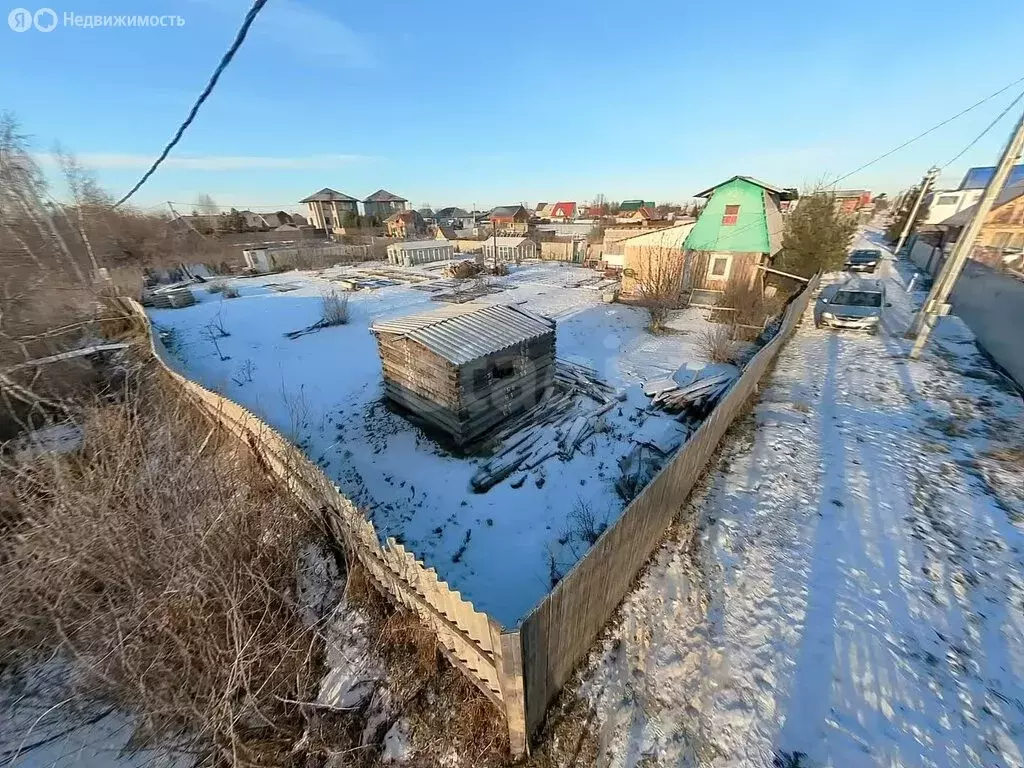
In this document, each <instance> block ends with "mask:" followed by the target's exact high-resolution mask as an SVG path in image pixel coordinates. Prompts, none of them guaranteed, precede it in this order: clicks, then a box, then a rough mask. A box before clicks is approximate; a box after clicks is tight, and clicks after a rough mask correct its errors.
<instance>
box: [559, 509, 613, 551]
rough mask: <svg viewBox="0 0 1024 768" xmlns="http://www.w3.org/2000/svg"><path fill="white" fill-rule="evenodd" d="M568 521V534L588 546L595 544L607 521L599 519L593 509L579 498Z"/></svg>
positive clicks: (606, 525)
mask: <svg viewBox="0 0 1024 768" xmlns="http://www.w3.org/2000/svg"><path fill="white" fill-rule="evenodd" d="M568 521H569V533H570V534H572V535H574V536H575V537H576V538H578V539H579V540H580V541H584V542H586V543H587V544H589V545H590V546H593V545H594V544H595V543H597V540H598V539H599V538H600V537H601V534H602V533H604V531H605V529H606V528H607V527H608V521H607V520H601V519H599V518H598V516H597V514H596V513H595V512H594V509H593V507H591V505H590V504H588V503H587V502H585V501H584V500H583V499H581V498H577V499H576V503H575V504H574V505H573V508H572V512H570V513H569V518H568Z"/></svg>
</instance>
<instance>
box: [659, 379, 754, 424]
mask: <svg viewBox="0 0 1024 768" xmlns="http://www.w3.org/2000/svg"><path fill="white" fill-rule="evenodd" d="M735 380H736V375H735V374H733V373H719V374H716V375H714V376H708V377H707V378H706V379H697V381H695V382H693V383H692V384H687V385H686V386H685V387H680V386H678V385H677V386H674V387H667V388H665V389H661V390H659V391H658V392H657V394H655V395H654V397H653V398H652V399H651V405H652V406H654V407H657V408H661V409H662V410H664V411H668V412H669V413H682V414H684V415H685V414H687V413H688V412H691V411H692V412H696V413H697V414H700V413H707V412H708V411H710V410H711V408H712V407H713V406H714V404H715V403H716V402H718V398H720V397H721V396H722V395H724V394H725V392H726V390H727V389H729V387H730V386H732V383H733V382H734V381H735Z"/></svg>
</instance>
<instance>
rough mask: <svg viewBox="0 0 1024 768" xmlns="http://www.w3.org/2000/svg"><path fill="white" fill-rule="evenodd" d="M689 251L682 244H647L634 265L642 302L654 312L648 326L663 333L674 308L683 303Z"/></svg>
mask: <svg viewBox="0 0 1024 768" xmlns="http://www.w3.org/2000/svg"><path fill="white" fill-rule="evenodd" d="M686 254H687V252H686V251H683V250H682V249H680V248H673V247H665V246H644V247H643V248H641V249H640V253H639V257H638V258H637V260H636V261H635V262H633V263H634V266H632V267H631V269H632V270H633V280H634V281H635V291H636V294H637V296H638V297H639V303H640V305H641V306H642V307H644V308H645V309H646V310H647V311H648V312H649V313H650V316H651V317H650V322H649V323H648V326H647V327H648V329H649V330H650V331H651V332H652V333H661V332H662V331H663V330H664V328H665V320H666V319H667V318H668V313H669V311H670V310H673V309H677V308H679V307H680V306H681V305H682V293H683V279H684V274H685V271H686V263H687V255H686Z"/></svg>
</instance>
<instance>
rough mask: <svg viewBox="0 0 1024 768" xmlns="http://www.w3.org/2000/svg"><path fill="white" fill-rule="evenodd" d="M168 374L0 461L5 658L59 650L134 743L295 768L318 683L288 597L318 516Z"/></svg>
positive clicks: (311, 639) (0, 651)
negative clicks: (67, 438) (64, 435)
mask: <svg viewBox="0 0 1024 768" xmlns="http://www.w3.org/2000/svg"><path fill="white" fill-rule="evenodd" d="M167 386H168V385H166V384H163V383H161V382H160V381H158V380H156V379H149V380H146V381H144V382H142V383H141V384H140V385H138V386H136V387H132V388H130V389H126V391H125V393H124V397H123V401H122V402H121V403H120V404H117V405H107V406H102V407H100V406H97V407H95V408H92V409H90V410H89V411H88V413H87V414H86V418H85V424H84V428H85V442H84V447H83V449H82V450H81V452H80V453H78V454H75V455H68V456H44V457H42V458H40V459H38V460H36V461H34V462H33V463H28V464H16V463H15V464H12V463H7V464H5V465H4V466H3V467H0V508H2V509H3V510H4V511H3V517H2V521H0V527H2V528H5V529H6V532H5V533H6V535H4V536H3V537H2V538H0V615H2V616H3V617H4V623H3V627H2V630H0V657H2V658H4V659H5V663H7V664H15V663H21V664H31V663H32V662H34V661H37V660H40V659H44V658H46V657H48V656H50V655H51V654H53V653H54V652H63V653H64V654H65V655H66V656H68V657H70V658H71V659H73V660H74V661H75V662H76V667H77V668H79V669H80V670H81V672H82V673H83V674H84V675H85V676H86V678H87V680H88V682H89V687H90V693H91V694H93V695H96V696H97V697H101V698H103V699H106V700H108V701H111V702H114V703H118V704H120V705H122V706H125V707H127V708H128V709H129V710H130V711H132V712H133V714H135V715H136V717H137V718H138V719H137V723H138V726H137V730H136V734H135V736H134V737H133V742H134V743H135V744H136V745H139V746H143V745H147V744H148V745H151V746H154V747H162V748H165V749H170V750H172V751H177V750H180V751H182V752H188V753H190V754H192V755H193V756H194V757H195V758H196V761H197V763H204V764H212V763H223V764H231V765H256V764H259V765H283V764H290V763H291V761H292V760H293V759H295V755H294V754H292V752H293V749H296V750H299V751H300V753H301V749H302V746H301V744H300V738H301V736H302V733H303V731H304V729H305V718H304V715H303V711H302V707H300V706H298V705H296V704H295V703H294V702H301V701H308V700H310V699H311V698H313V697H314V695H315V685H316V682H317V680H316V676H315V674H314V672H315V668H316V665H315V664H314V663H311V662H312V661H313V660H315V658H316V654H317V653H318V652H319V651H318V648H319V646H318V645H317V642H316V636H315V632H314V630H313V629H312V628H310V627H307V626H306V625H305V624H304V623H303V621H302V617H301V608H300V606H298V605H297V603H296V600H295V598H294V591H295V578H296V569H295V565H296V561H297V557H298V552H299V548H300V547H301V544H302V542H303V540H304V539H305V538H306V537H308V536H309V535H310V533H311V529H312V526H311V521H310V520H309V518H308V516H307V515H306V513H305V512H304V511H302V510H300V509H299V508H297V507H296V505H295V504H294V502H293V501H292V499H291V497H290V496H289V495H288V493H287V491H285V490H283V489H279V488H278V487H277V486H275V485H274V484H273V483H271V482H270V481H269V480H268V479H267V477H266V476H265V474H264V473H263V472H262V471H261V469H260V468H259V466H258V465H257V463H256V462H255V460H254V459H253V458H252V456H251V455H250V454H249V453H248V452H247V450H246V449H245V448H244V446H243V445H242V444H240V443H238V442H237V441H236V440H235V439H234V438H233V437H231V436H229V435H227V434H226V433H222V432H220V431H218V430H212V429H211V426H210V423H209V422H208V421H207V420H205V419H204V418H202V417H201V416H200V415H199V414H197V413H196V411H195V410H194V408H193V407H192V406H191V405H190V404H189V403H186V402H184V401H183V400H182V399H180V398H179V397H178V396H177V395H176V394H175V393H173V392H170V391H168V390H167V389H166V387H167ZM203 435H206V436H207V438H206V439H205V440H203V439H202V436H203ZM197 436H198V439H197ZM204 755H205V756H206V757H203V756H204ZM300 763H301V760H300Z"/></svg>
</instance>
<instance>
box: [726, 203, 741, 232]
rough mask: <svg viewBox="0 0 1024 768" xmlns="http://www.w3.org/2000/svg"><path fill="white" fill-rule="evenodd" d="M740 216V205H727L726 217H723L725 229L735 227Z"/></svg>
mask: <svg viewBox="0 0 1024 768" xmlns="http://www.w3.org/2000/svg"><path fill="white" fill-rule="evenodd" d="M739 215H740V207H739V206H738V205H727V206H725V215H724V216H723V217H722V226H723V227H734V226H736V220H737V219H738V218H739Z"/></svg>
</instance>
